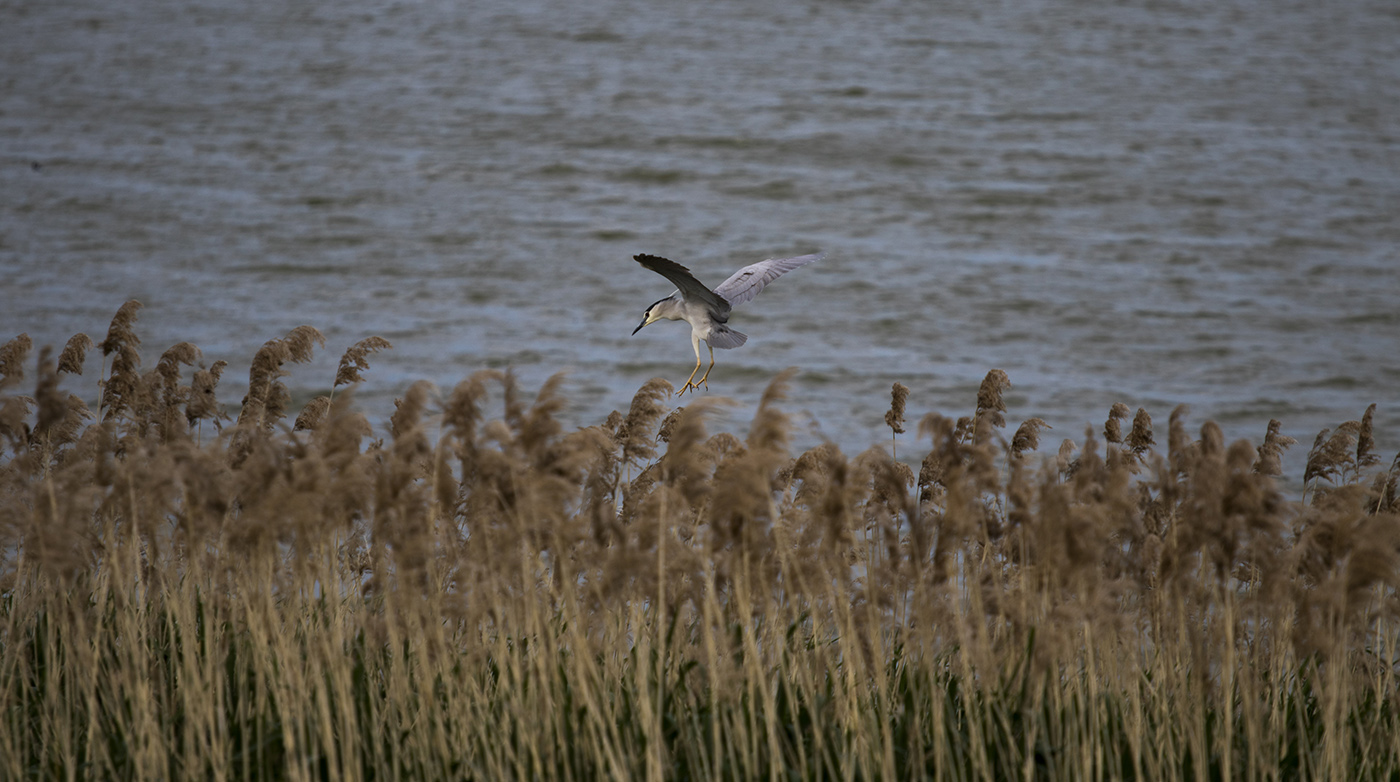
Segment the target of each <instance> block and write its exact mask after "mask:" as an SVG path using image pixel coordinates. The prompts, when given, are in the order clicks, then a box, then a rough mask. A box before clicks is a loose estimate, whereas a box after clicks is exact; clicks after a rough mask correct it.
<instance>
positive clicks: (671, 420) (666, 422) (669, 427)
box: [613, 407, 685, 443]
mask: <svg viewBox="0 0 1400 782" xmlns="http://www.w3.org/2000/svg"><path fill="white" fill-rule="evenodd" d="M684 410H685V408H684V407H677V408H676V409H675V410H672V411H671V412H669V413H667V414H666V417H665V418H663V419H661V426H660V427H659V428H657V430H656V441H657V442H658V443H669V442H671V434H672V433H673V432H674V431H675V429H676V423H677V422H679V421H680V420H681V413H682V412H683V411H684ZM613 412H614V413H616V412H617V411H616V410H614V411H613ZM618 415H621V413H618Z"/></svg>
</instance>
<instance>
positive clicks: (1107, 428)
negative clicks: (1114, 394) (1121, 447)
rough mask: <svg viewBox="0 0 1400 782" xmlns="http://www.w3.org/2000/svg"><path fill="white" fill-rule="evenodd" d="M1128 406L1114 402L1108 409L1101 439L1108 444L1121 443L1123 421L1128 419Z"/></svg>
mask: <svg viewBox="0 0 1400 782" xmlns="http://www.w3.org/2000/svg"><path fill="white" fill-rule="evenodd" d="M1128 413H1129V410H1128V406H1127V405H1125V404H1123V403H1122V402H1114V403H1113V407H1111V408H1109V411H1108V420H1107V421H1105V422H1104V425H1103V437H1104V439H1105V440H1107V441H1108V442H1110V443H1114V444H1115V445H1116V444H1121V443H1122V442H1123V421H1125V420H1127V418H1128Z"/></svg>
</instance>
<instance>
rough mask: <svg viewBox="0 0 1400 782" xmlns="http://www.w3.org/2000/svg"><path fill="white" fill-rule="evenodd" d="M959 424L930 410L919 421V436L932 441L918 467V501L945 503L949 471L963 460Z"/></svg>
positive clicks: (923, 502)
mask: <svg viewBox="0 0 1400 782" xmlns="http://www.w3.org/2000/svg"><path fill="white" fill-rule="evenodd" d="M957 431H958V430H957V425H956V423H955V422H954V421H953V420H952V419H951V418H947V417H945V416H942V415H939V414H938V413H928V414H927V415H925V416H924V417H923V418H922V419H921V420H920V421H919V437H921V438H922V437H928V438H930V439H931V440H932V445H931V447H930V448H929V452H928V454H927V455H925V456H924V460H923V463H922V464H921V465H920V466H919V479H918V484H917V485H918V488H919V503H920V504H921V505H922V504H926V503H938V502H942V500H943V495H944V493H945V491H946V490H947V484H946V483H945V479H946V478H947V477H948V473H949V471H950V470H951V469H952V468H953V467H954V466H956V465H957V464H959V463H960V462H961V459H962V457H961V455H960V453H959V450H958V446H959V443H960V442H961V439H960V438H959V437H958V434H957Z"/></svg>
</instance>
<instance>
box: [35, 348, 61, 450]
mask: <svg viewBox="0 0 1400 782" xmlns="http://www.w3.org/2000/svg"><path fill="white" fill-rule="evenodd" d="M50 353H51V351H50V350H49V348H48V347H47V346H45V347H43V348H41V349H40V350H39V383H38V385H36V386H35V388H34V402H35V406H36V407H37V408H38V421H37V423H36V424H35V426H34V435H33V436H34V438H35V439H36V440H44V439H46V438H47V436H48V433H49V432H50V430H52V429H53V427H54V426H55V425H56V424H58V423H59V422H60V421H62V420H63V419H64V418H66V417H67V415H68V398H67V397H66V396H64V395H63V394H61V393H59V390H58V370H57V368H55V366H54V362H53V360H52V359H51V358H49V354H50Z"/></svg>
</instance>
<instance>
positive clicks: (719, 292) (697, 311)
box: [632, 253, 825, 396]
mask: <svg viewBox="0 0 1400 782" xmlns="http://www.w3.org/2000/svg"><path fill="white" fill-rule="evenodd" d="M823 255H825V253H817V254H814V255H799V256H797V257H796V258H769V259H768V260H766V261H759V262H758V263H755V264H750V265H749V266H745V267H744V268H742V269H740V270H739V271H737V272H734V273H733V274H732V275H730V276H729V279H727V280H725V281H724V282H722V283H720V284H719V285H718V286H717V287H716V288H715V289H714V290H710V289H709V288H707V287H705V284H704V283H702V282H700V281H699V280H697V279H695V277H694V276H692V275H691V273H690V270H689V269H687V268H685V267H684V266H682V265H680V264H679V263H676V262H675V261H671V260H667V259H665V258H662V257H660V256H656V255H645V254H643V255H634V256H632V257H633V258H635V259H636V261H637V263H640V264H641V265H642V266H645V267H646V268H648V269H651V270H652V271H654V272H656V273H657V274H659V275H661V276H662V277H665V278H666V279H668V280H670V281H671V283H672V284H673V285H675V286H676V292H675V293H673V294H671V295H670V296H667V297H666V298H664V299H662V300H660V301H658V302H656V303H655V304H653V305H651V306H650V307H647V311H646V313H645V314H644V315H643V316H642V322H641V324H640V325H639V326H637V328H635V329H632V333H633V334H636V333H637V332H638V331H641V330H642V327H643V326H649V325H651V324H653V323H655V322H656V321H658V320H683V321H685V322H686V323H689V324H690V346H691V348H693V349H694V350H695V369H694V370H692V371H691V373H690V377H688V378H686V381H685V386H684V387H682V388H681V391H680V393H681V394H684V393H685V392H686V391H689V390H690V389H692V388H696V389H698V388H699V387H700V386H702V385H705V380H706V379H707V378H708V377H709V376H710V370H711V369H714V368H715V348H721V349H728V348H737V347H739V346H740V345H742V344H744V343H745V342H746V341H747V340H748V336H746V335H744V334H740V333H739V332H737V331H735V330H733V329H731V328H729V326H728V323H729V312H730V310H732V309H733V308H734V307H735V305H738V304H743V303H744V302H746V301H752V300H753V297H755V296H757V295H758V292H759V291H761V290H763V288H764V286H765V285H767V284H768V283H770V282H772V281H774V280H776V279H778V278H779V277H781V276H783V275H784V274H787V273H788V272H790V271H792V270H793V269H796V268H798V267H800V266H806V265H807V264H809V263H812V262H813V261H817V260H820V259H821V258H822V256H823ZM702 339H703V340H705V344H706V345H707V346H708V347H709V348H710V366H709V369H706V370H705V374H704V375H702V376H701V377H700V380H699V381H698V382H692V381H695V373H696V372H699V371H700V340H702ZM705 387H706V388H709V386H708V385H705ZM677 396H679V394H678V395H677Z"/></svg>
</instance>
